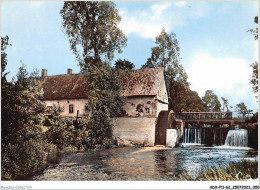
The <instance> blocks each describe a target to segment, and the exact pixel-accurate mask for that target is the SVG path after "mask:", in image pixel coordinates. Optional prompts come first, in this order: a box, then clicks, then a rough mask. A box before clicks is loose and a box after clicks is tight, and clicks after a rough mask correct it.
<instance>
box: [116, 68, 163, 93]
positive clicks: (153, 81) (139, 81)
mask: <svg viewBox="0 0 260 190" xmlns="http://www.w3.org/2000/svg"><path fill="white" fill-rule="evenodd" d="M163 71H164V69H163V68H150V69H139V70H134V71H127V72H119V75H118V77H119V80H120V84H121V88H122V92H121V94H122V95H124V96H137V95H156V94H157V93H158V90H159V88H160V85H161V83H162V82H164V73H163Z"/></svg>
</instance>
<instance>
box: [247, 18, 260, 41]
mask: <svg viewBox="0 0 260 190" xmlns="http://www.w3.org/2000/svg"><path fill="white" fill-rule="evenodd" d="M254 22H255V23H256V24H258V16H256V17H255V19H254ZM248 32H251V33H252V34H253V35H254V37H255V40H258V27H256V29H250V30H248Z"/></svg>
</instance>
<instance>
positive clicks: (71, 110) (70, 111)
mask: <svg viewBox="0 0 260 190" xmlns="http://www.w3.org/2000/svg"><path fill="white" fill-rule="evenodd" d="M73 112H74V109H73V104H70V105H69V113H73Z"/></svg>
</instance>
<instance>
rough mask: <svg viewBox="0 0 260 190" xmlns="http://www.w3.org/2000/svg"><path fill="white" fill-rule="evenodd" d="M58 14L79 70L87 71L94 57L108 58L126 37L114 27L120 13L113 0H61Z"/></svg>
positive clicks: (110, 58)
mask: <svg viewBox="0 0 260 190" xmlns="http://www.w3.org/2000/svg"><path fill="white" fill-rule="evenodd" d="M60 14H61V16H62V19H63V22H62V26H63V29H64V31H65V33H66V34H67V35H68V37H69V41H70V47H71V50H72V51H73V53H74V54H75V55H76V57H77V59H78V61H79V65H80V67H81V72H87V71H88V69H89V66H90V65H91V64H92V63H93V62H96V61H97V60H101V61H110V60H112V59H113V57H114V52H115V51H117V52H119V53H120V52H122V47H124V46H125V45H126V41H127V39H126V37H125V35H124V34H123V32H122V31H121V30H120V29H119V28H118V27H117V25H118V24H119V22H120V21H121V17H120V15H119V14H118V11H117V9H116V7H115V3H113V2H109V1H65V2H64V5H63V8H62V9H61V11H60Z"/></svg>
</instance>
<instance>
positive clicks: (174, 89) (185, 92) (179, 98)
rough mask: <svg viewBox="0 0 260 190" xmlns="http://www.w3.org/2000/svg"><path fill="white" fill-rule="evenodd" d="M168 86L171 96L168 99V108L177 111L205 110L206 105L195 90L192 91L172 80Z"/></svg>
mask: <svg viewBox="0 0 260 190" xmlns="http://www.w3.org/2000/svg"><path fill="white" fill-rule="evenodd" d="M169 86H170V87H171V88H170V90H169V93H170V97H173V98H172V100H171V101H170V105H169V107H170V109H174V111H176V112H179V113H180V112H199V111H206V107H205V105H204V103H203V102H202V100H201V98H200V97H199V95H198V93H197V92H196V91H192V90H190V89H188V88H187V87H186V86H185V85H183V84H182V83H180V82H177V81H174V80H171V81H170V82H169Z"/></svg>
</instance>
